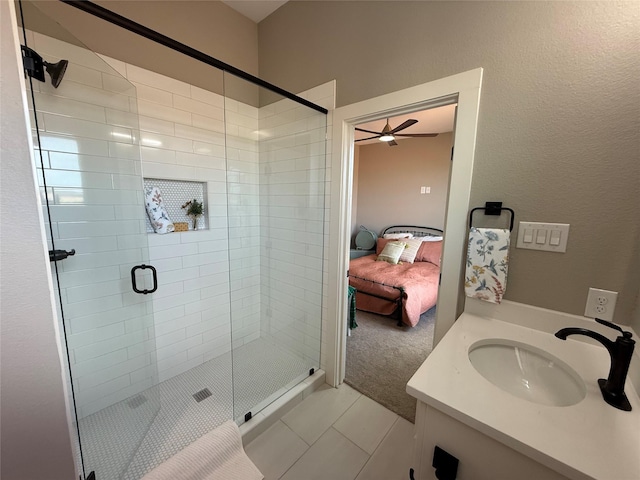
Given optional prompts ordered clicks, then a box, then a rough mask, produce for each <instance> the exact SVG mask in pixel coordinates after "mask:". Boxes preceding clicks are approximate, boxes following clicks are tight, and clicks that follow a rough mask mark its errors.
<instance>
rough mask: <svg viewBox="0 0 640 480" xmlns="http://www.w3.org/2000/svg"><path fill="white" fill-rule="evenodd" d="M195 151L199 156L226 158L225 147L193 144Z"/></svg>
mask: <svg viewBox="0 0 640 480" xmlns="http://www.w3.org/2000/svg"><path fill="white" fill-rule="evenodd" d="M193 151H194V152H195V153H197V154H199V155H209V156H212V157H221V158H224V157H225V146H224V145H219V144H214V143H209V142H198V141H194V142H193Z"/></svg>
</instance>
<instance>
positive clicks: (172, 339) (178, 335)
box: [156, 327, 186, 350]
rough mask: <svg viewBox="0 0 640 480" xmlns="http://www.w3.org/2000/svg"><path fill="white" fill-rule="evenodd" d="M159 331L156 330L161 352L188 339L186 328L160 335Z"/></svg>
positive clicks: (157, 343)
mask: <svg viewBox="0 0 640 480" xmlns="http://www.w3.org/2000/svg"><path fill="white" fill-rule="evenodd" d="M158 330H159V329H156V346H157V348H158V349H160V350H161V349H163V348H165V347H168V346H170V345H172V344H174V343H178V342H180V341H182V340H184V339H185V338H186V329H185V328H184V327H182V328H178V329H177V330H173V331H170V332H167V333H159V331H158Z"/></svg>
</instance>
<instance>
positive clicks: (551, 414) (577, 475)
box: [407, 311, 640, 480]
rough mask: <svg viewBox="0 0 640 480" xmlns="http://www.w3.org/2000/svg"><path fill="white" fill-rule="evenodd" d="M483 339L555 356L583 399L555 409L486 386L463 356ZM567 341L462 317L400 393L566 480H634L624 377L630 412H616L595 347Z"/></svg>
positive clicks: (637, 411)
mask: <svg viewBox="0 0 640 480" xmlns="http://www.w3.org/2000/svg"><path fill="white" fill-rule="evenodd" d="M548 312H549V311H547V314H548ZM561 315H563V316H564V317H565V318H564V319H563V320H562V321H559V322H558V327H557V329H555V330H559V329H560V328H563V327H565V326H567V318H566V317H567V315H565V314H561ZM582 320H585V319H582ZM589 323H590V324H593V323H595V322H592V321H591V322H589ZM571 326H576V327H585V324H584V322H581V323H580V322H578V323H575V324H574V325H571ZM586 328H591V329H593V330H600V329H599V328H593V326H587V327H586ZM600 331H601V332H602V330H600ZM603 333H605V335H606V336H607V337H608V338H610V339H615V337H616V336H617V332H614V331H613V330H609V331H608V332H606V331H604V332H603ZM487 338H500V339H510V340H517V341H519V342H523V343H526V344H529V345H533V346H536V347H538V348H540V349H542V350H544V351H546V352H548V353H550V354H551V355H554V356H556V357H557V358H559V359H560V360H562V361H564V362H565V363H567V364H568V365H569V366H571V367H572V368H573V369H574V370H575V371H576V372H577V373H578V374H579V375H580V376H581V377H582V379H583V380H584V382H585V385H586V387H587V395H586V397H585V398H584V400H582V401H581V402H579V403H577V404H575V405H571V406H567V407H555V406H547V405H540V404H537V403H532V402H529V401H527V400H523V399H520V398H518V397H516V396H514V395H512V394H510V393H507V392H505V391H503V390H501V389H500V388H498V387H496V386H494V385H493V384H492V383H490V382H489V381H488V380H486V379H485V378H484V377H483V376H481V375H480V374H479V373H478V372H477V371H476V370H475V368H474V367H473V365H471V362H470V361H469V356H468V351H469V347H470V346H471V345H472V344H474V343H475V342H477V341H478V340H482V339H487ZM573 338H576V337H575V336H574V337H569V338H568V339H567V340H565V341H563V340H560V339H558V338H556V337H555V336H554V335H553V334H551V333H547V332H544V331H540V330H535V329H532V328H527V327H524V326H521V325H516V324H513V323H509V322H505V321H501V320H496V319H494V318H488V317H484V316H478V315H473V314H470V313H463V314H462V315H461V316H460V318H459V319H458V320H457V321H456V322H455V324H454V325H453V327H452V328H451V329H450V330H449V332H447V334H446V335H445V336H444V338H443V339H442V341H441V342H440V343H439V344H438V345H437V347H436V348H435V349H434V350H433V352H432V353H431V354H430V355H429V357H428V358H427V360H426V361H425V362H424V363H423V364H422V366H421V367H420V368H419V369H418V371H417V372H416V373H415V374H414V376H413V377H412V378H411V380H409V383H408V384H407V392H408V393H409V394H410V395H412V396H413V397H415V398H416V399H418V400H419V401H422V402H424V403H426V404H427V405H430V406H432V407H434V408H436V409H438V410H440V411H442V412H443V413H446V414H447V415H449V416H451V417H453V418H455V419H456V420H458V421H460V422H462V423H464V424H466V425H468V426H470V427H472V428H474V429H476V430H478V431H480V432H482V433H483V434H485V435H487V436H489V437H491V438H493V439H495V440H497V441H499V442H501V443H503V444H505V445H507V446H509V447H511V448H513V449H514V450H516V451H518V452H520V453H522V454H524V455H526V456H528V457H530V458H532V459H534V460H536V461H538V462H540V463H542V464H543V465H545V466H547V467H549V468H551V469H553V470H555V471H557V472H559V473H561V474H562V475H565V476H567V477H569V478H571V479H576V480H583V479H597V480H638V479H640V401H639V399H638V396H637V393H636V391H635V390H634V389H633V386H632V385H631V382H630V381H629V380H628V379H627V384H626V388H625V393H626V394H627V397H628V398H629V401H630V402H631V406H632V408H633V410H632V411H631V412H624V411H622V410H618V409H616V408H614V407H612V406H610V405H608V404H607V403H605V401H604V400H603V398H602V394H601V393H600V388H599V387H598V383H597V379H598V378H606V377H607V375H608V372H609V366H610V357H609V354H608V352H607V350H606V349H605V348H604V347H603V346H600V345H599V344H598V345H597V346H596V345H591V344H588V343H585V342H582V341H576V340H574V339H573ZM634 339H635V336H634ZM636 340H637V339H636Z"/></svg>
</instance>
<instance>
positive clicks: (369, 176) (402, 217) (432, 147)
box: [356, 133, 452, 233]
mask: <svg viewBox="0 0 640 480" xmlns="http://www.w3.org/2000/svg"><path fill="white" fill-rule="evenodd" d="M451 137H452V136H451V133H441V134H440V135H438V136H437V137H434V138H407V139H404V140H399V141H398V145H396V146H394V147H389V146H388V145H386V144H384V143H382V142H378V143H374V144H369V145H362V146H359V147H358V150H359V151H360V162H359V168H358V190H357V194H358V197H357V198H358V210H357V217H356V218H357V221H356V224H357V225H365V226H366V227H367V228H369V229H370V230H373V231H374V232H376V233H380V232H381V231H382V229H383V228H385V227H388V226H390V225H399V224H402V225H425V226H429V227H435V228H443V227H444V209H445V205H446V202H447V192H448V190H449V167H450V166H451V143H452V138H451ZM421 186H429V187H431V193H429V194H424V195H423V194H421V193H420V187H421Z"/></svg>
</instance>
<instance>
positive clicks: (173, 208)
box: [143, 177, 209, 233]
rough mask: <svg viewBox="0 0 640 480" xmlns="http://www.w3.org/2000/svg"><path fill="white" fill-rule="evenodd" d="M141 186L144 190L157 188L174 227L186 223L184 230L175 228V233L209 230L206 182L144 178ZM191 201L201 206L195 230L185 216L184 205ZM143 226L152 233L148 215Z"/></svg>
mask: <svg viewBox="0 0 640 480" xmlns="http://www.w3.org/2000/svg"><path fill="white" fill-rule="evenodd" d="M143 184H144V188H145V190H146V189H147V188H151V187H157V188H158V189H159V190H160V192H161V193H162V200H163V203H164V207H165V208H166V210H167V213H168V215H169V218H170V219H171V221H172V222H173V224H174V225H176V224H179V223H182V224H185V223H186V229H184V230H182V229H179V227H177V226H176V229H175V230H174V231H175V232H180V231H193V230H208V229H209V216H208V212H209V208H208V202H207V183H206V182H194V181H189V180H167V179H160V178H147V177H145V178H144V181H143ZM193 200H196V201H197V202H199V203H200V204H201V205H202V214H201V215H199V216H198V219H197V221H196V228H193V218H192V217H190V216H189V215H188V214H187V211H188V206H187V205H186V204H187V202H192V201H193ZM145 226H146V229H147V233H154V231H153V227H152V226H151V222H150V221H149V216H148V215H147V218H146V225H145Z"/></svg>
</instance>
